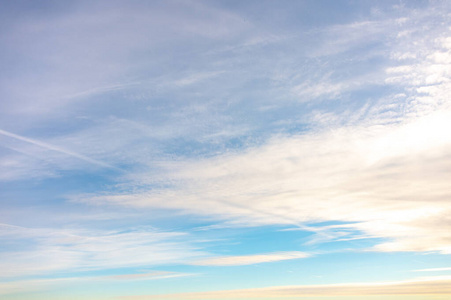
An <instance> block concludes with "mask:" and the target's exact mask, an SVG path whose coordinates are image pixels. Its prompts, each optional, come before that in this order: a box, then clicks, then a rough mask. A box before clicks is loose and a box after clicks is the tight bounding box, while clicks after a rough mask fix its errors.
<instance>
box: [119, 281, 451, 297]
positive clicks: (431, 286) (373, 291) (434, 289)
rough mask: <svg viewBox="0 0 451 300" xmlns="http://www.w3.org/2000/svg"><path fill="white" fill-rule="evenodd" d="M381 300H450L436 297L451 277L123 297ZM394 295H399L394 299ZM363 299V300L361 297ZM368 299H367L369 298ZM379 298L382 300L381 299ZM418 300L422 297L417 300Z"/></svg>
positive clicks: (448, 288) (446, 291) (449, 287)
mask: <svg viewBox="0 0 451 300" xmlns="http://www.w3.org/2000/svg"><path fill="white" fill-rule="evenodd" d="M374 296H381V298H380V299H409V298H404V297H407V296H425V298H422V299H449V298H436V296H445V297H450V296H451V277H430V278H420V279H416V280H408V281H394V282H382V283H350V284H325V285H300V286H280V287H268V288H257V289H241V290H225V291H212V292H199V293H180V294H167V295H143V296H125V297H120V299H123V300H147V299H148V300H152V299H177V300H185V299H186V300H188V299H209V300H214V299H227V300H232V299H285V298H296V299H306V298H318V297H319V298H322V297H331V298H329V299H338V298H340V299H342V298H341V297H344V298H343V299H346V298H345V297H374ZM390 296H392V297H393V296H396V297H395V298H391V297H390ZM389 297H390V298H389ZM360 299H361V298H360ZM365 299H367V298H365ZM368 299H375V298H368ZM377 299H379V298H377ZM417 299H418V298H417Z"/></svg>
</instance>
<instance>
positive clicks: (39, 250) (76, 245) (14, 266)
mask: <svg viewBox="0 0 451 300" xmlns="http://www.w3.org/2000/svg"><path fill="white" fill-rule="evenodd" d="M186 238H187V237H186V234H185V233H182V232H164V231H157V230H155V229H152V228H147V229H146V228H141V229H133V228H131V229H128V230H125V231H101V230H97V231H94V230H89V231H86V230H85V231H83V230H75V229H72V230H70V229H66V230H63V229H60V230H56V229H46V228H35V229H33V228H24V227H19V226H11V225H8V224H2V225H1V226H0V240H2V243H4V244H8V245H9V244H10V245H16V244H18V245H21V242H23V241H25V240H26V241H27V245H28V247H20V248H18V249H16V248H14V246H12V248H7V249H5V250H4V251H2V252H0V258H1V263H0V267H1V268H0V269H1V270H2V271H1V272H0V277H2V278H5V277H6V278H8V277H10V278H12V277H18V276H30V275H36V274H49V273H51V272H58V271H63V270H65V271H69V270H70V271H72V272H74V271H80V270H85V271H86V270H98V269H112V268H121V267H138V266H143V265H144V266H152V265H164V264H168V263H182V262H185V261H188V260H191V259H195V258H198V257H199V256H203V255H205V254H204V253H203V252H202V251H200V250H197V249H196V248H195V247H194V245H193V243H192V242H189V241H187V240H186ZM166 275H168V274H166ZM149 276H150V275H149Z"/></svg>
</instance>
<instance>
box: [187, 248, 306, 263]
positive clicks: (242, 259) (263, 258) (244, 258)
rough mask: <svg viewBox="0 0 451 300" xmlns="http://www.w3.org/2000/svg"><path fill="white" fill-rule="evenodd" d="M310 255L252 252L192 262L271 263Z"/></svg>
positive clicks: (297, 252)
mask: <svg viewBox="0 0 451 300" xmlns="http://www.w3.org/2000/svg"><path fill="white" fill-rule="evenodd" d="M309 256H310V255H309V254H307V253H303V252H299V251H293V252H274V253H265V254H252V255H240V256H220V257H212V258H207V259H202V260H197V261H194V262H192V263H191V264H193V265H197V266H245V265H253V264H260V263H270V262H276V261H283V260H290V259H299V258H306V257H309Z"/></svg>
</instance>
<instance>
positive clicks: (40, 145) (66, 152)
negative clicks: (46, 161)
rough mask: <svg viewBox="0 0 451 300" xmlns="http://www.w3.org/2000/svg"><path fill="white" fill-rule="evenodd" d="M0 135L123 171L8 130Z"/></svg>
mask: <svg viewBox="0 0 451 300" xmlns="http://www.w3.org/2000/svg"><path fill="white" fill-rule="evenodd" d="M0 134H1V135H4V136H7V137H11V138H14V139H16V140H19V141H23V142H27V143H30V144H33V145H36V146H39V147H42V148H44V149H47V150H52V151H56V152H59V153H62V154H65V155H68V156H71V157H75V158H78V159H80V160H83V161H85V162H88V163H90V164H93V165H97V166H100V167H104V168H109V169H114V170H121V169H119V168H117V167H114V166H112V165H110V164H107V163H104V162H101V161H98V160H95V159H92V158H89V157H87V156H85V155H81V154H78V153H75V152H72V151H70V150H66V149H64V148H61V147H57V146H54V145H51V144H48V143H44V142H41V141H38V140H35V139H31V138H28V137H24V136H21V135H18V134H14V133H12V132H9V131H6V130H2V129H0Z"/></svg>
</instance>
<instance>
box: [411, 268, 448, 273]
mask: <svg viewBox="0 0 451 300" xmlns="http://www.w3.org/2000/svg"><path fill="white" fill-rule="evenodd" d="M444 271H451V267H449V268H431V269H420V270H414V272H444Z"/></svg>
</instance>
